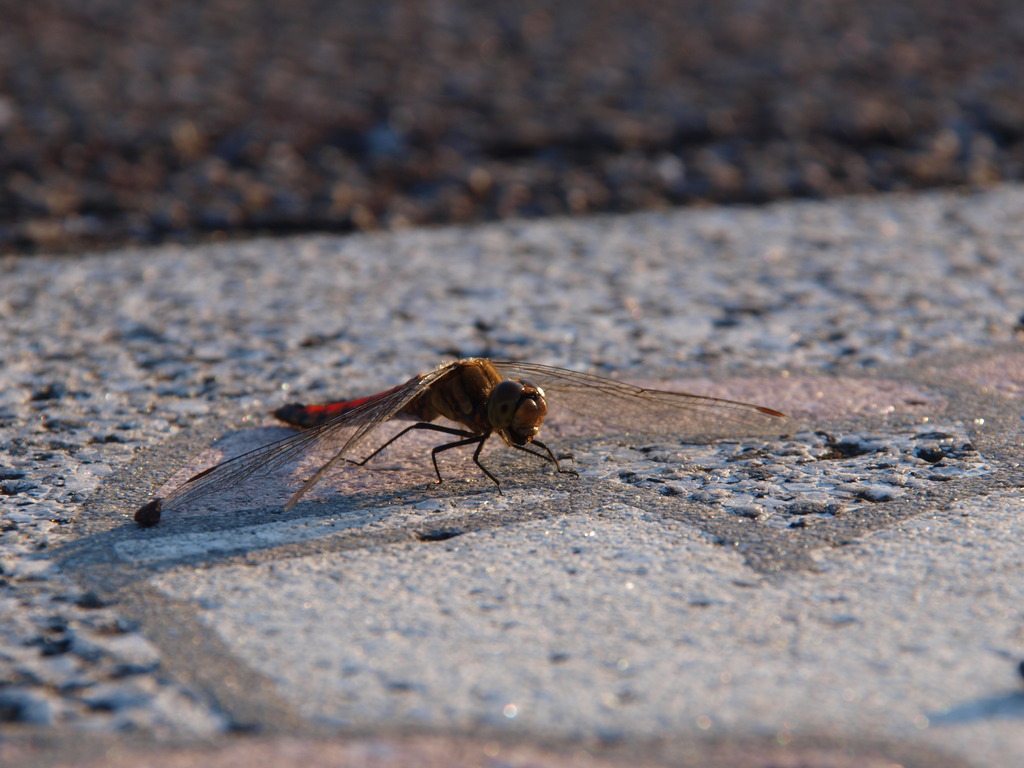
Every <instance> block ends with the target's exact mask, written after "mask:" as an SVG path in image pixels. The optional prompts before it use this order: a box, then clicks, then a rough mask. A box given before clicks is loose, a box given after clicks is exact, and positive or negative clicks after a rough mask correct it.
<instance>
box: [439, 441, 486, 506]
mask: <svg viewBox="0 0 1024 768" xmlns="http://www.w3.org/2000/svg"><path fill="white" fill-rule="evenodd" d="M488 437H490V433H488V434H486V435H472V436H470V437H467V438H466V439H465V440H456V441H455V442H454V443H445V444H444V445H439V446H437V447H436V448H434V450H432V451H431V452H430V457H431V458H432V459H433V460H434V471H435V472H437V482H439V483H440V482H443V478H442V477H441V470H440V469H438V467H437V454H439V453H440V452H441V451H447V450H448V449H449V448H461V447H462V446H463V445H472V444H473V443H479V445H477V447H476V450H475V451H473V463H474V464H476V465H477V466H478V467H480V471H481V472H483V473H484V474H485V475H487V476H488V477H489V478H491V480H492V481H493V482H494V484H495V485H496V486H498V493H501V483H499V482H498V478H496V477H495V476H494V475H492V474H491V472H490V470H489V469H487V467H485V466H484V465H483V464H481V463H480V451H482V450H483V448H484V443H485V442H487V438H488Z"/></svg>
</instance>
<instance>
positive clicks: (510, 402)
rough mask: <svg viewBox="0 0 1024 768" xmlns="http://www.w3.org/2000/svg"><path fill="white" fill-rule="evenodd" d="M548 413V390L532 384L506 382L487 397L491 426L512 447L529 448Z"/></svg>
mask: <svg viewBox="0 0 1024 768" xmlns="http://www.w3.org/2000/svg"><path fill="white" fill-rule="evenodd" d="M547 413H548V404H547V401H546V400H545V399H544V390H543V389H541V388H540V387H538V386H537V385H536V384H532V383H531V382H529V381H524V380H518V381H513V380H511V379H506V380H505V381H503V382H501V383H500V384H498V386H496V387H495V388H494V389H492V390H491V394H490V396H489V397H488V398H487V418H488V420H489V421H490V422H491V426H492V427H494V429H496V430H497V431H498V432H499V434H501V436H502V437H504V438H505V439H506V440H508V441H509V442H510V443H512V445H526V444H527V443H528V442H530V441H531V440H533V438H535V437H536V436H537V433H538V432H539V431H540V425H541V424H542V423H543V422H544V417H545V416H546V415H547Z"/></svg>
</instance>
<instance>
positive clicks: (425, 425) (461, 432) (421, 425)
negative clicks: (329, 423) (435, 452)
mask: <svg viewBox="0 0 1024 768" xmlns="http://www.w3.org/2000/svg"><path fill="white" fill-rule="evenodd" d="M413 429H429V430H431V431H432V432H444V433H445V434H446V435H456V436H458V437H473V436H474V435H473V433H472V432H469V431H467V430H465V429H453V428H452V427H443V426H441V425H440V424H431V423H429V422H426V421H418V422H416V423H415V424H411V425H410V426H408V427H406V428H405V429H403V430H402V431H401V432H399V433H398V434H397V435H395V436H394V437H392V438H391V439H390V440H388V441H387V442H386V443H384V445H382V446H381V447H380V448H378V449H377V450H375V451H374V452H373V453H371V454H370V455H369V456H367V457H366V458H365V459H359V460H358V461H357V460H356V459H349V461H350V462H351V463H352V464H356V465H357V466H360V467H361V466H363V465H364V464H365V463H366V462H368V461H369V460H370V459H372V458H373V457H374V456H376V455H377V454H378V453H380V452H381V451H383V450H384V449H385V448H387V447H388V446H389V445H391V444H392V443H393V442H395V440H397V439H398V438H400V437H402V436H403V435H404V434H405V433H406V432H409V431H410V430H413ZM434 469H437V462H436V461H435V462H434ZM440 476H441V475H440V473H438V477H440Z"/></svg>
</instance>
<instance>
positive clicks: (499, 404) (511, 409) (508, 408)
mask: <svg viewBox="0 0 1024 768" xmlns="http://www.w3.org/2000/svg"><path fill="white" fill-rule="evenodd" d="M522 395H523V385H522V384H520V383H519V382H518V381H510V380H506V381H503V382H501V383H500V384H499V385H498V386H496V387H495V388H494V389H493V390H491V395H490V397H488V398H487V419H488V420H489V421H490V422H491V426H492V427H494V428H495V429H505V428H507V427H508V426H509V424H511V423H512V418H513V417H514V416H515V415H516V407H517V406H518V405H519V399H520V398H521V397H522Z"/></svg>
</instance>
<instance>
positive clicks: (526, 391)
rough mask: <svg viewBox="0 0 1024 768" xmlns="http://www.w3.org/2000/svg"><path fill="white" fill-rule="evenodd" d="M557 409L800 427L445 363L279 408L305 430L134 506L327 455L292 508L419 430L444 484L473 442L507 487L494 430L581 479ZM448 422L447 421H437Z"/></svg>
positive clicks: (771, 417)
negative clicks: (430, 441) (341, 396)
mask: <svg viewBox="0 0 1024 768" xmlns="http://www.w3.org/2000/svg"><path fill="white" fill-rule="evenodd" d="M549 409H551V410H553V411H555V410H557V412H559V413H564V414H567V415H569V414H571V415H572V416H574V417H576V418H577V419H578V420H579V421H580V423H581V424H582V425H583V427H584V429H585V431H586V432H588V433H589V434H591V435H593V436H600V435H615V434H622V435H627V436H656V435H666V436H673V437H677V438H693V439H697V440H705V439H714V438H728V437H753V436H755V435H769V434H774V435H783V434H788V433H790V432H792V430H793V427H794V423H793V421H792V420H791V419H790V418H789V417H788V416H786V415H785V414H783V413H780V412H779V411H776V410H774V409H772V408H766V407H764V406H760V405H752V404H750V403H742V402H738V401H735V400H725V399H721V398H716V397H707V396H704V395H694V394H689V393H686V392H669V391H664V390H658V389H645V388H643V387H640V386H636V385H633V384H629V383H626V382H623V381H617V380H614V379H607V378H603V377H601V376H595V375H593V374H588V373H581V372H579V371H572V370H568V369H566V368H557V367H554V366H549V365H539V364H535V363H523V362H511V361H499V360H490V359H487V358H481V357H474V358H467V359H463V360H456V361H453V362H449V363H445V364H442V365H440V366H438V367H437V368H435V369H434V370H432V371H429V372H428V373H422V374H419V375H417V376H414V377H412V378H411V379H409V380H408V381H406V382H405V383H404V384H399V385H398V386H396V387H393V388H391V389H388V390H386V391H383V392H379V393H377V394H375V395H370V396H368V397H361V398H356V399H352V400H345V401H341V402H336V403H329V404H326V405H302V404H298V403H292V404H289V405H285V406H283V407H281V408H278V409H277V410H276V411H274V412H273V415H274V416H275V417H277V418H278V419H279V420H281V421H283V422H285V423H287V424H290V425H292V426H295V427H299V428H301V429H302V431H300V432H297V433H296V434H293V435H290V436H288V437H286V438H284V439H282V440H278V441H276V442H273V443H270V444H268V445H265V446H263V447H261V448H257V449H255V450H252V451H249V452H248V453H243V454H242V455H240V456H237V457H235V458H232V459H228V460H226V461H223V462H221V463H220V464H217V465H215V466H213V467H211V468H209V469H206V470H204V471H202V472H200V473H199V474H197V475H195V476H193V477H191V478H190V479H188V480H186V481H185V482H184V483H182V484H181V485H180V486H178V487H177V488H175V489H174V490H173V491H171V492H170V493H168V494H167V495H166V496H162V497H160V496H157V497H154V498H152V499H150V500H149V501H147V502H146V503H145V504H143V505H142V506H141V507H139V508H138V510H137V511H136V513H135V520H136V522H137V523H139V524H140V525H141V526H144V527H148V526H152V525H156V524H157V523H158V522H159V521H160V517H161V515H162V514H163V512H165V511H167V510H170V509H173V508H182V507H186V506H188V505H191V504H194V503H196V502H197V501H199V500H201V499H203V498H206V497H208V496H212V495H215V494H217V493H219V492H222V491H225V490H227V489H229V488H234V487H237V486H239V485H241V484H243V483H246V482H248V481H250V480H252V479H254V478H258V477H260V476H261V475H264V474H267V473H269V472H271V471H274V470H276V469H279V468H281V467H283V466H285V465H287V464H289V463H291V462H294V461H297V460H299V459H301V458H303V457H306V456H310V455H315V456H323V457H325V460H324V461H323V463H322V464H321V465H320V467H319V468H318V469H317V470H316V471H315V472H313V473H312V474H311V475H310V476H309V477H308V478H307V479H306V480H305V481H303V482H302V484H301V485H300V486H299V487H298V489H297V490H296V491H295V492H294V493H293V494H292V496H291V498H290V499H288V501H287V503H286V504H285V505H284V508H285V509H286V510H288V509H291V508H292V507H294V506H295V505H296V504H297V503H298V502H299V500H300V499H301V498H302V497H303V496H304V495H305V494H306V493H307V492H308V491H309V490H310V489H311V488H312V487H313V486H314V485H316V484H317V483H318V482H320V480H322V479H323V478H324V476H325V475H327V474H328V473H329V472H330V471H331V470H332V469H334V468H335V467H336V466H338V465H339V464H340V463H341V462H343V461H349V462H352V463H355V464H360V465H362V464H366V463H367V462H369V461H370V460H372V459H373V458H375V457H376V456H377V455H378V454H380V453H381V451H383V450H384V449H385V448H387V447H388V446H390V445H391V444H392V443H394V442H395V441H396V440H398V439H400V438H401V437H402V436H404V435H406V434H408V433H409V432H410V431H413V430H424V431H430V432H436V433H438V434H440V435H444V436H446V439H447V442H443V443H441V444H439V445H437V446H435V447H434V448H433V449H432V450H431V452H430V455H431V460H432V462H433V466H434V473H435V474H436V476H437V482H438V483H441V482H443V477H442V475H441V470H440V468H439V467H438V463H437V457H438V454H440V453H443V452H444V451H448V450H451V449H454V448H469V447H474V446H475V448H474V450H473V454H472V457H473V462H474V463H475V464H476V466H477V467H479V468H480V470H481V471H482V472H483V474H484V475H485V476H486V477H487V478H489V479H490V480H491V481H493V482H494V484H495V485H496V486H497V487H498V490H499V492H500V491H501V482H500V481H499V480H498V478H497V477H496V476H495V475H494V474H493V473H492V472H491V471H490V470H489V469H488V468H487V467H486V466H484V464H483V463H482V462H481V460H480V453H481V451H482V450H483V447H484V445H485V444H486V443H487V441H488V440H489V439H490V438H491V437H494V436H497V437H498V438H499V439H500V440H501V441H502V442H503V443H504V444H505V445H506V446H508V447H510V448H512V449H515V450H518V451H522V452H524V453H527V454H531V455H532V456H534V457H539V458H540V459H542V460H544V461H546V462H547V463H549V464H551V465H552V466H553V467H554V469H555V471H556V472H559V473H562V474H571V475H575V474H576V472H575V470H573V469H571V468H569V467H565V466H563V463H562V462H563V461H564V460H567V459H571V457H567V456H561V457H560V456H556V455H555V453H554V452H553V451H552V450H551V449H550V448H549V447H548V445H547V444H546V443H544V442H542V441H541V440H538V439H537V435H538V434H539V432H540V428H541V425H542V424H543V422H544V419H545V418H546V417H547V415H548V411H549ZM442 418H443V419H444V420H445V421H446V422H447V424H445V423H435V422H437V421H438V420H439V419H442ZM392 419H395V420H403V421H411V422H412V423H411V424H410V425H409V426H407V427H405V428H404V429H402V430H401V431H400V432H398V433H397V434H395V435H394V436H393V437H391V438H390V439H388V440H387V441H386V442H385V443H384V444H383V445H381V446H380V447H379V448H377V449H376V450H374V451H373V452H372V453H370V454H369V455H368V456H366V457H364V458H362V459H358V460H357V459H352V458H350V457H351V456H352V454H353V453H354V451H355V450H356V449H357V448H358V447H359V446H360V445H361V444H363V443H364V441H365V440H366V439H367V438H368V437H369V436H370V435H371V434H373V433H374V432H375V431H376V430H377V429H378V428H379V427H380V426H381V425H383V424H385V423H386V422H389V421H391V420H392ZM449 424H451V425H454V426H449ZM449 438H450V439H449Z"/></svg>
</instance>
